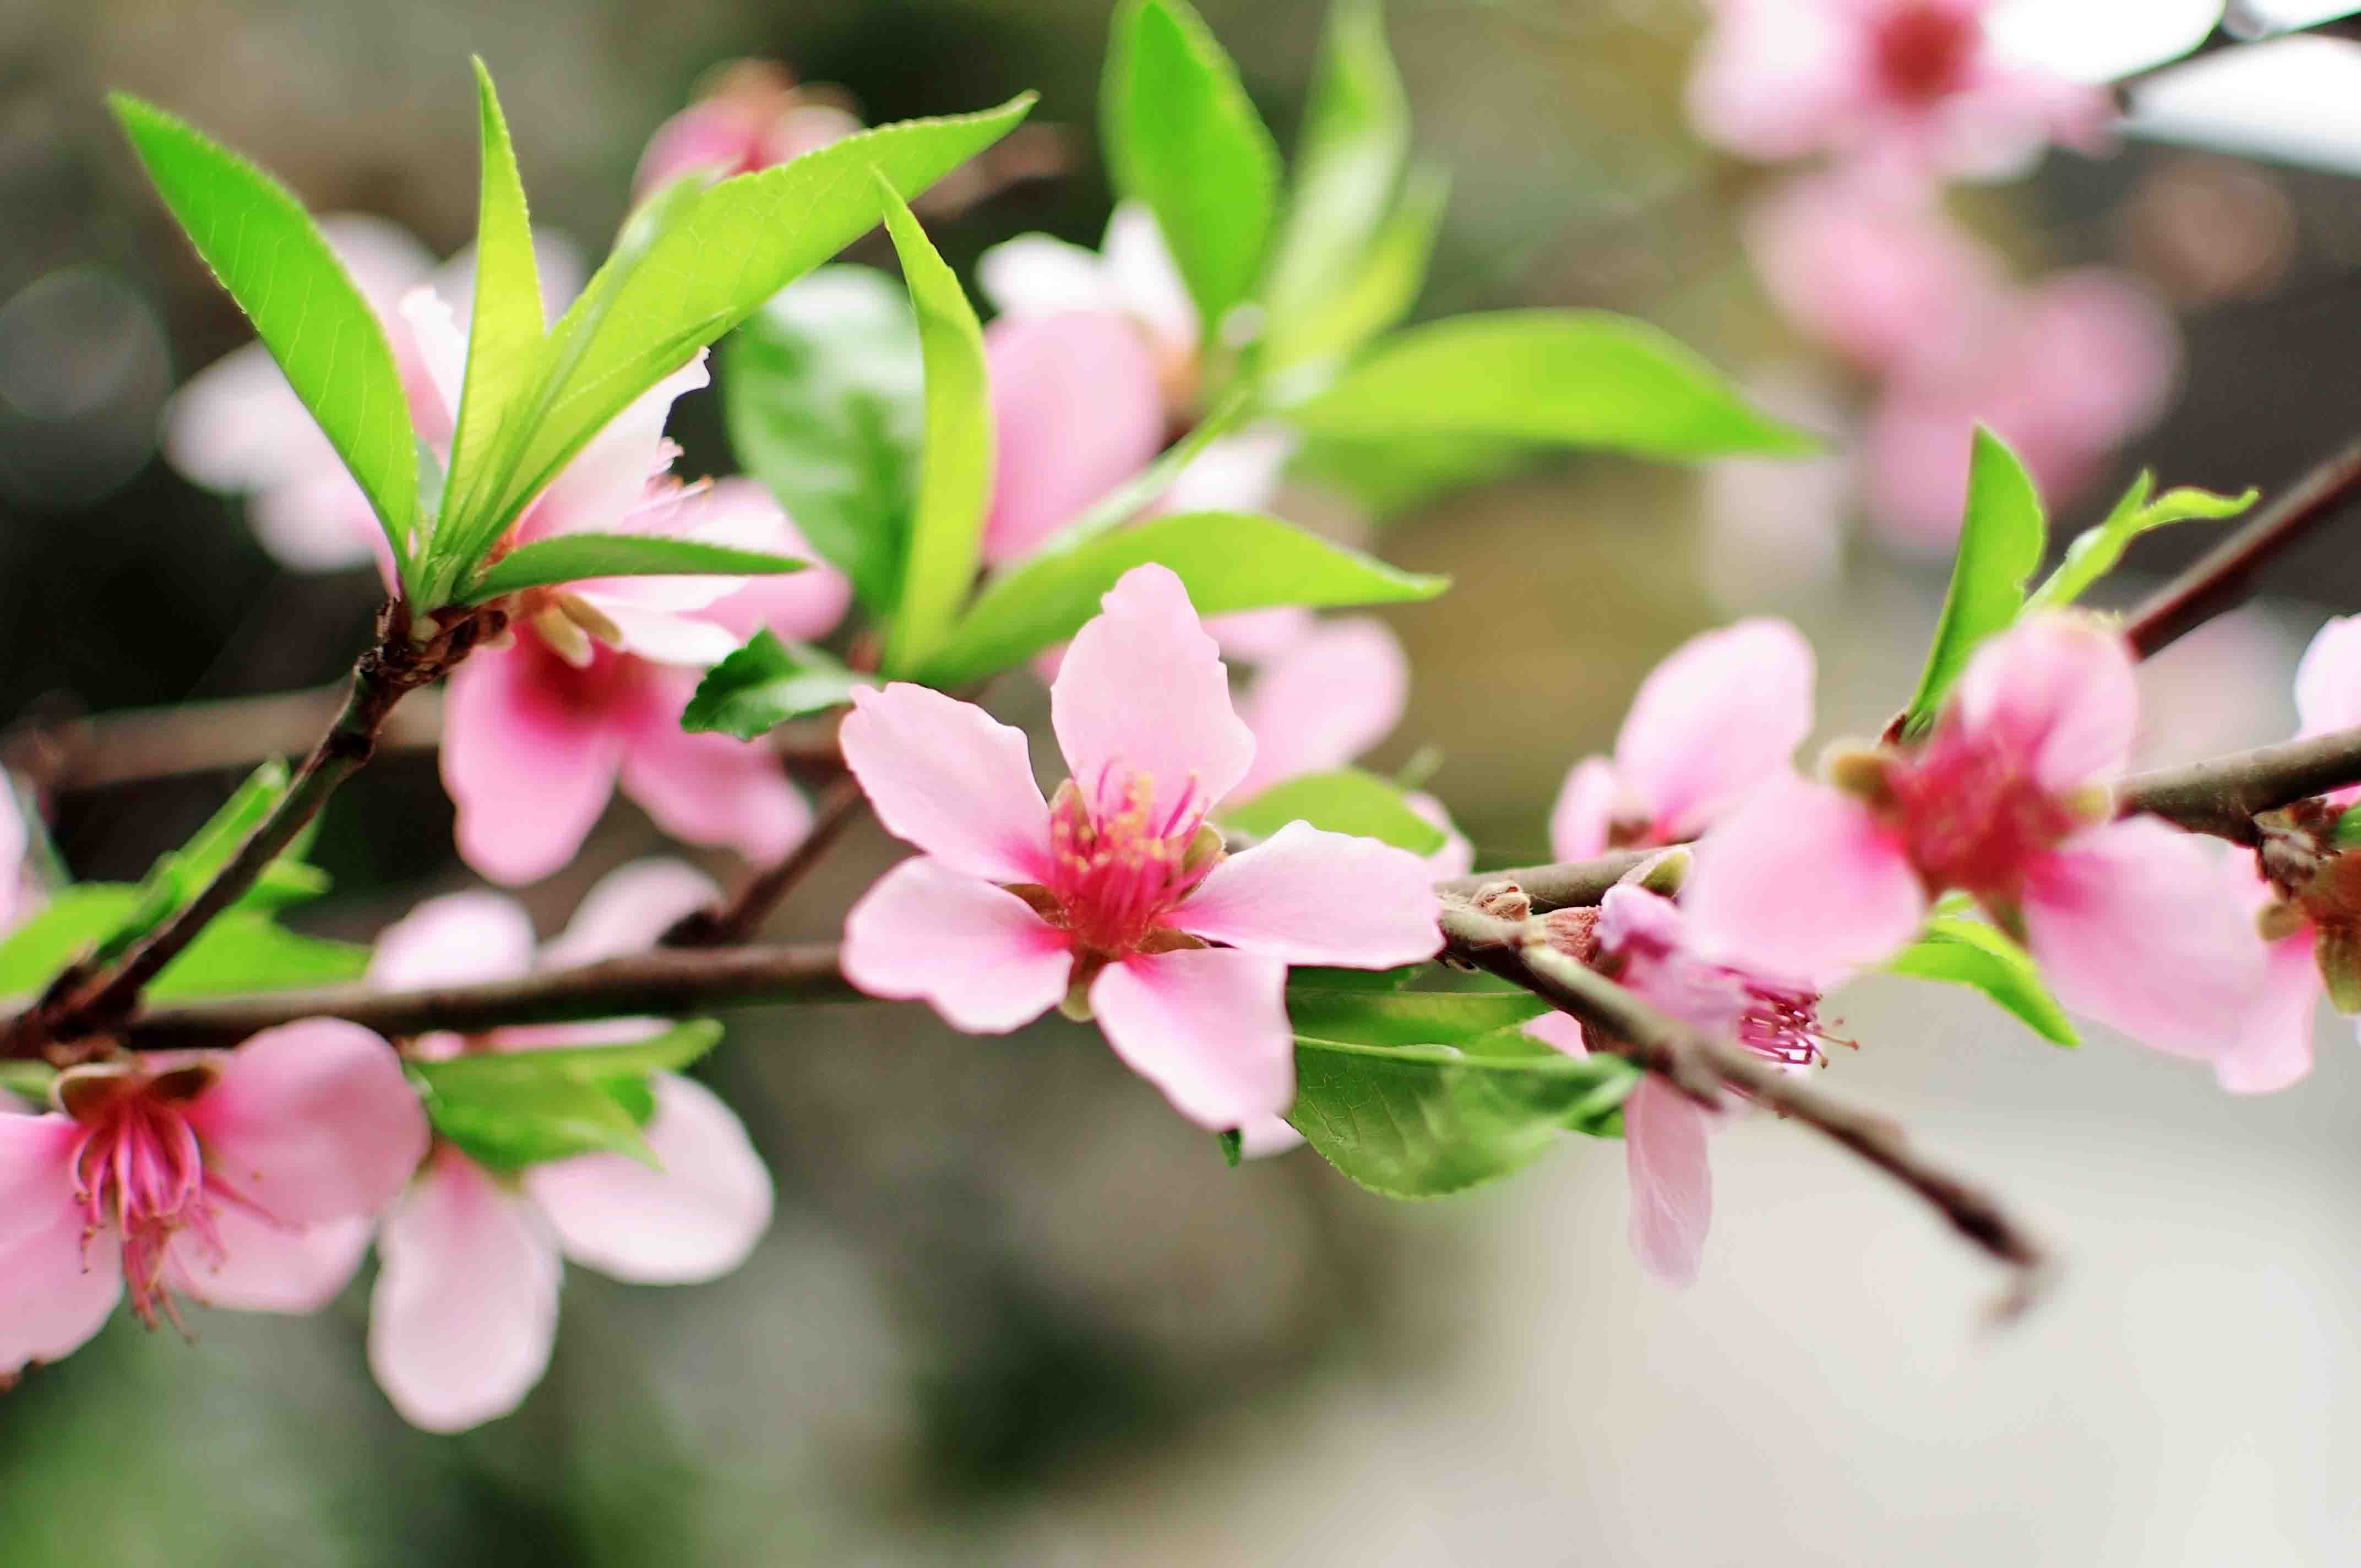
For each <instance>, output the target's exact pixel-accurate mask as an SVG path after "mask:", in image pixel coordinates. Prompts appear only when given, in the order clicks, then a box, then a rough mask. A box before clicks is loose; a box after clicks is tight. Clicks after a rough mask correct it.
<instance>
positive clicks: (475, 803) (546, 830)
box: [443, 631, 624, 883]
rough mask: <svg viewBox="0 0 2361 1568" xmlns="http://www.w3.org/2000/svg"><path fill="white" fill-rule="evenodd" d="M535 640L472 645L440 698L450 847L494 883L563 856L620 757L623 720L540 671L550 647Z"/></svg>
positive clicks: (518, 879)
mask: <svg viewBox="0 0 2361 1568" xmlns="http://www.w3.org/2000/svg"><path fill="white" fill-rule="evenodd" d="M537 642H538V640H537V639H535V638H533V633H532V632H530V631H522V632H519V633H518V634H517V641H516V642H515V643H514V644H513V645H512V646H510V647H507V648H488V649H478V651H477V652H475V653H474V654H473V655H471V656H470V657H469V658H468V660H467V663H464V664H462V665H460V666H459V668H458V669H457V670H456V671H455V672H453V674H452V675H451V681H450V692H449V696H448V698H447V700H446V702H445V707H444V720H443V783H444V785H445V788H447V789H449V790H450V792H451V799H452V801H453V802H454V803H455V804H456V806H458V808H459V820H458V832H457V836H458V840H459V852H460V854H461V855H462V856H463V857H464V858H465V859H466V860H467V863H468V864H469V865H470V866H472V867H474V868H475V869H476V870H477V871H478V872H482V873H483V874H484V875H486V876H488V877H490V878H491V879H492V880H493V881H495V882H502V883H528V882H537V881H539V880H540V879H541V878H543V877H545V876H547V875H549V874H550V873H551V872H555V871H556V870H557V869H558V868H559V867H561V866H563V865H565V864H566V861H570V860H572V859H573V858H574V852H575V851H576V850H578V849H580V848H581V847H582V840H583V839H587V838H588V837H589V835H590V829H591V828H592V827H594V826H595V825H596V824H597V823H598V817H599V814H600V813H601V812H603V811H605V810H606V808H607V802H608V801H609V799H610V798H611V797H612V796H613V794H614V788H615V775H616V773H617V771H618V770H619V768H620V765H621V762H622V759H623V741H624V735H623V731H622V729H620V727H619V726H618V725H616V724H615V723H613V722H612V720H611V718H610V715H609V713H608V712H607V711H606V710H605V709H604V708H599V707H591V708H585V707H581V706H578V705H577V704H576V703H574V702H571V701H569V700H567V698H568V693H567V691H566V689H565V688H562V687H560V686H559V685H557V684H556V682H555V681H554V680H550V679H545V678H544V675H545V674H555V672H546V671H545V669H544V666H545V665H547V664H550V663H555V655H554V654H549V653H546V652H543V651H542V650H540V649H539V647H538V646H537V645H534V646H529V645H528V644H529V643H533V644H537ZM593 673H594V674H595V673H596V672H593Z"/></svg>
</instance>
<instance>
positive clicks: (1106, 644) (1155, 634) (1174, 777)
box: [1049, 564, 1255, 812]
mask: <svg viewBox="0 0 2361 1568" xmlns="http://www.w3.org/2000/svg"><path fill="white" fill-rule="evenodd" d="M1100 602H1101V603H1102V604H1104V606H1105V609H1104V613H1102V614H1100V615H1099V616H1097V617H1095V618H1094V619H1093V620H1091V621H1090V623H1089V624H1087V625H1085V626H1084V627H1083V628H1082V630H1081V631H1079V632H1077V633H1075V635H1074V641H1073V645H1072V646H1071V648H1069V649H1068V650H1067V652H1066V662H1065V664H1064V666H1063V667H1062V668H1060V670H1059V672H1058V681H1057V684H1056V685H1054V686H1052V687H1050V689H1049V721H1050V724H1051V726H1052V727H1053V728H1054V729H1056V730H1057V732H1058V743H1059V745H1060V746H1061V747H1062V748H1064V750H1065V753H1066V763H1067V766H1068V767H1070V768H1071V770H1072V771H1073V775H1074V780H1075V783H1076V784H1079V785H1080V786H1081V787H1082V792H1083V795H1085V796H1086V797H1093V798H1094V797H1095V796H1096V795H1097V793H1098V792H1099V791H1100V790H1102V789H1104V788H1108V787H1115V788H1120V787H1121V786H1122V783H1123V781H1124V780H1125V779H1126V777H1137V778H1141V779H1146V780H1148V781H1150V782H1152V783H1153V784H1154V785H1155V790H1156V806H1157V808H1158V809H1159V812H1160V811H1165V810H1170V809H1171V808H1172V807H1174V806H1178V805H1179V804H1180V799H1181V796H1182V795H1183V793H1184V792H1185V791H1187V790H1189V789H1191V787H1192V786H1193V788H1194V790H1195V792H1196V798H1197V799H1198V801H1200V802H1201V803H1202V804H1204V805H1208V806H1210V805H1211V804H1213V802H1214V801H1217V800H1219V799H1221V798H1222V797H1223V796H1224V795H1228V794H1229V793H1230V791H1231V790H1232V789H1233V788H1235V786H1236V784H1237V782H1238V780H1240V779H1242V778H1244V777H1245V776H1246V769H1247V768H1248V767H1249V766H1250V765H1251V764H1252V762H1253V761H1254V750H1255V741H1254V732H1253V731H1252V730H1250V729H1247V728H1246V723H1245V721H1244V720H1243V719H1241V718H1238V716H1237V714H1236V713H1235V711H1234V710H1233V709H1232V708H1231V707H1230V679H1229V672H1228V670H1227V669H1225V668H1224V666H1223V663H1222V656H1221V650H1220V649H1219V648H1217V647H1215V646H1214V643H1213V639H1212V638H1211V637H1209V636H1207V635H1206V634H1205V629H1204V628H1203V627H1202V625H1200V624H1199V623H1198V620H1197V611H1196V609H1195V608H1194V607H1193V606H1191V604H1190V602H1189V590H1188V589H1186V588H1185V587H1181V586H1180V578H1179V577H1177V576H1173V575H1172V572H1171V570H1170V568H1168V567H1164V566H1159V565H1153V564H1151V565H1145V566H1134V567H1133V568H1132V569H1131V570H1130V571H1128V572H1126V573H1125V574H1124V575H1123V577H1122V579H1121V580H1120V581H1118V582H1117V583H1116V584H1115V587H1112V588H1110V589H1109V590H1107V594H1106V597H1105V598H1104V599H1102V600H1101V601H1100Z"/></svg>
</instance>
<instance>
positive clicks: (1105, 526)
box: [1020, 387, 1255, 565]
mask: <svg viewBox="0 0 2361 1568" xmlns="http://www.w3.org/2000/svg"><path fill="white" fill-rule="evenodd" d="M1254 406H1255V400H1254V396H1253V393H1252V392H1251V390H1250V389H1247V388H1244V387H1240V388H1238V389H1235V390H1234V391H1232V392H1231V393H1230V394H1229V395H1228V396H1227V397H1225V398H1224V399H1223V400H1222V401H1221V403H1220V405H1219V406H1218V407H1216V408H1215V409H1214V410H1213V412H1212V413H1209V414H1207V415H1206V416H1205V417H1204V418H1203V419H1202V420H1200V421H1198V422H1197V425H1196V428H1195V429H1193V430H1191V431H1190V432H1189V433H1188V434H1186V435H1184V436H1182V437H1181V438H1180V440H1178V441H1176V442H1174V443H1173V444H1171V445H1170V446H1168V447H1166V448H1165V449H1164V450H1163V451H1162V452H1161V453H1159V455H1157V458H1156V461H1154V462H1153V463H1150V464H1149V465H1148V466H1147V467H1145V468H1142V469H1141V470H1140V471H1139V472H1138V473H1137V474H1134V475H1133V476H1132V477H1130V478H1128V479H1126V480H1125V481H1124V482H1123V483H1122V484H1120V485H1117V486H1116V487H1115V488H1114V489H1112V490H1109V491H1108V492H1107V493H1106V494H1105V495H1103V496H1101V497H1100V498H1099V499H1097V500H1095V501H1093V502H1092V503H1091V504H1090V506H1089V508H1088V509H1087V510H1084V511H1083V513H1082V515H1081V516H1080V517H1077V518H1075V519H1073V520H1072V521H1070V522H1068V523H1066V524H1065V525H1064V526H1063V527H1061V528H1060V529H1059V530H1058V531H1057V532H1055V533H1053V534H1051V535H1049V538H1047V539H1044V540H1043V541H1041V543H1039V544H1038V545H1036V546H1035V547H1034V549H1033V552H1032V554H1029V555H1027V556H1026V557H1025V559H1026V560H1027V561H1032V560H1036V559H1038V558H1039V557H1041V556H1044V555H1057V554H1063V553H1065V552H1066V551H1069V550H1071V549H1073V548H1075V547H1076V546H1077V545H1081V544H1084V543H1089V542H1090V541H1091V540H1093V539H1096V538H1097V537H1098V536H1099V535H1100V534H1102V533H1104V532H1107V531H1109V530H1110V529H1115V528H1120V527H1122V526H1123V525H1124V524H1125V523H1126V522H1129V521H1132V520H1133V519H1134V518H1136V517H1137V516H1138V515H1139V514H1140V513H1141V512H1142V511H1144V510H1147V509H1148V507H1150V506H1152V505H1154V504H1155V503H1156V501H1157V500H1159V499H1161V498H1162V496H1163V495H1164V492H1165V491H1167V490H1169V489H1170V488H1172V486H1173V484H1174V483H1175V482H1176V481H1177V480H1179V478H1180V476H1181V474H1182V473H1183V472H1184V471H1186V470H1187V468H1188V466H1189V465H1190V464H1191V463H1193V462H1195V461H1196V460H1197V458H1198V456H1199V455H1201V454H1202V453H1203V451H1204V450H1205V448H1207V447H1208V446H1211V445H1212V444H1213V443H1214V442H1216V441H1218V440H1220V439H1221V438H1222V437H1223V436H1224V435H1226V434H1228V433H1230V431H1231V429H1232V428H1233V427H1234V426H1235V425H1237V424H1238V423H1239V422H1242V421H1243V420H1245V418H1246V415H1247V414H1248V413H1249V412H1250V411H1252V410H1253V408H1254ZM1020 565H1021V563H1020Z"/></svg>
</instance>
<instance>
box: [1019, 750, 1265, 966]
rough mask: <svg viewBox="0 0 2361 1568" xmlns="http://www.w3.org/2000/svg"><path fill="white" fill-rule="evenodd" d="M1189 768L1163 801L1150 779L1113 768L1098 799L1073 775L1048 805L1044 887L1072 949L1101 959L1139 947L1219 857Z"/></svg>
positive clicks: (1218, 843) (1216, 840) (1215, 838)
mask: <svg viewBox="0 0 2361 1568" xmlns="http://www.w3.org/2000/svg"><path fill="white" fill-rule="evenodd" d="M1209 804H1211V803H1210V802H1207V801H1205V800H1204V799H1203V798H1202V796H1201V795H1200V794H1199V791H1198V788H1197V781H1196V780H1195V779H1194V778H1193V777H1192V778H1191V779H1190V780H1189V782H1188V784H1186V785H1185V786H1184V787H1183V788H1182V789H1181V791H1180V797H1179V798H1178V799H1176V800H1174V801H1173V802H1172V803H1171V805H1170V806H1162V805H1161V804H1160V803H1159V801H1158V800H1157V798H1156V781H1155V780H1153V779H1151V778H1148V777H1146V776H1145V775H1143V774H1140V773H1123V774H1121V775H1116V774H1114V773H1108V774H1105V775H1103V776H1102V777H1101V778H1100V780H1099V784H1098V789H1097V791H1096V793H1095V798H1093V799H1089V800H1085V799H1084V797H1083V795H1082V789H1081V787H1080V785H1079V784H1078V783H1077V781H1075V780H1071V779H1069V780H1068V781H1066V783H1064V784H1060V786H1059V788H1058V794H1057V798H1056V799H1054V800H1053V801H1051V802H1050V804H1049V855H1050V869H1049V884H1048V886H1047V888H1046V889H1045V890H1044V891H1045V892H1046V893H1047V894H1048V902H1049V903H1050V904H1051V905H1054V916H1055V918H1056V920H1057V922H1058V923H1059V924H1060V925H1062V926H1064V927H1065V928H1066V930H1067V931H1068V932H1069V933H1071V939H1072V942H1073V946H1074V949H1075V951H1076V953H1077V954H1078V955H1080V956H1083V957H1094V958H1101V959H1112V958H1120V957H1122V956H1123V955H1125V954H1126V953H1131V952H1136V951H1137V950H1138V949H1139V948H1140V947H1141V946H1142V945H1143V944H1144V943H1146V942H1148V940H1149V939H1150V938H1151V937H1152V936H1153V935H1154V934H1155V933H1156V931H1157V930H1158V928H1159V920H1160V917H1161V916H1163V915H1164V914H1165V913H1166V912H1167V911H1169V910H1170V909H1171V908H1172V906H1173V905H1177V904H1179V903H1180V901H1181V900H1182V899H1184V898H1186V897H1188V896H1189V894H1191V893H1193V892H1195V891H1196V888H1197V884H1198V883H1201V882H1202V881H1204V880H1205V873H1206V872H1210V871H1212V870H1213V867H1214V866H1215V865H1216V864H1218V863H1219V862H1220V861H1221V859H1222V841H1221V836H1220V834H1219V833H1217V832H1215V831H1214V830H1213V829H1212V828H1207V827H1206V826H1205V807H1206V806H1208V805H1209Z"/></svg>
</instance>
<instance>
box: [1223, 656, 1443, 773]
mask: <svg viewBox="0 0 2361 1568" xmlns="http://www.w3.org/2000/svg"><path fill="white" fill-rule="evenodd" d="M1409 705H1410V660H1409V658H1408V657H1407V656H1405V655H1404V654H1403V652H1402V648H1401V642H1400V640H1399V639H1397V638H1396V637H1395V636H1394V634H1393V633H1392V632H1391V631H1390V630H1387V628H1386V624H1385V622H1383V621H1381V620H1370V619H1368V618H1367V617H1366V616H1356V617H1354V618H1353V619H1351V620H1332V621H1326V622H1323V623H1322V624H1321V626H1320V627H1319V628H1318V630H1314V631H1312V632H1311V633H1310V634H1309V635H1307V636H1306V637H1304V638H1303V639H1302V640H1301V641H1299V642H1298V643H1297V644H1296V645H1295V646H1294V647H1293V648H1290V650H1288V652H1285V653H1284V654H1282V655H1280V656H1279V658H1277V659H1275V660H1273V661H1272V662H1270V663H1268V664H1265V665H1264V666H1263V668H1262V670H1261V671H1260V673H1258V674H1257V675H1256V676H1255V679H1254V684H1253V685H1250V686H1249V687H1247V688H1246V700H1245V701H1244V702H1242V703H1240V704H1239V707H1238V717H1239V718H1243V719H1245V720H1246V728H1247V729H1251V730H1252V731H1254V738H1255V752H1254V763H1253V765H1252V766H1251V767H1249V768H1248V769H1247V770H1246V776H1245V777H1244V778H1242V779H1240V780H1239V781H1238V783H1237V785H1236V790H1235V793H1236V794H1238V795H1241V796H1250V795H1254V794H1255V793H1256V792H1257V791H1259V790H1263V789H1267V788H1268V787H1269V786H1270V785H1272V784H1277V783H1279V781H1280V780H1282V779H1291V778H1293V777H1295V776H1296V775H1297V774H1299V773H1323V772H1326V771H1327V770H1329V769H1332V768H1341V767H1344V766H1345V764H1347V763H1349V762H1352V761H1353V759H1355V758H1356V757H1358V756H1359V755H1360V754H1361V753H1362V752H1364V751H1367V750H1369V749H1370V748H1371V747H1373V746H1375V745H1376V744H1377V743H1378V741H1380V740H1384V739H1385V738H1386V736H1387V735H1388V734H1389V733H1390V732H1391V731H1392V729H1393V727H1394V726H1395V725H1397V724H1399V723H1400V722H1401V716H1402V710H1403V709H1404V708H1405V707H1408V706H1409Z"/></svg>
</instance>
